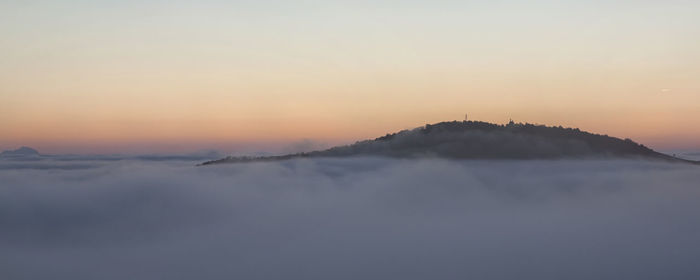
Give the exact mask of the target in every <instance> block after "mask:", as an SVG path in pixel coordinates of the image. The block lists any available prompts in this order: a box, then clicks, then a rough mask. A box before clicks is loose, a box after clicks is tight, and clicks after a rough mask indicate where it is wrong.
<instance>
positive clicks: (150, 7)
mask: <svg viewBox="0 0 700 280" xmlns="http://www.w3.org/2000/svg"><path fill="white" fill-rule="evenodd" d="M698 13H700V2H697V1H570V0H569V1H527V3H524V1H298V2H292V1H196V3H193V1H0V34H2V36H0V150H5V149H10V148H16V147H18V146H21V145H29V146H32V147H35V148H37V149H39V150H40V151H42V152H46V153H114V152H116V153H129V152H182V151H193V150H200V149H210V148H215V149H220V150H224V151H231V150H236V149H239V148H242V147H245V148H249V149H263V150H265V149H283V147H285V146H287V145H289V143H290V142H295V141H298V140H299V139H304V138H310V139H315V140H316V141H319V142H323V143H330V144H335V143H346V142H351V141H355V140H359V139H364V138H369V137H376V136H379V135H383V134H385V133H387V132H394V131H398V130H400V129H404V128H412V127H415V126H418V125H421V124H425V123H434V122H438V121H444V120H452V119H461V118H462V116H463V115H464V113H469V115H470V118H473V119H479V120H483V121H490V122H497V123H503V122H506V121H508V119H509V118H513V119H515V120H516V121H528V122H533V123H543V124H549V125H564V126H571V127H579V128H581V129H583V130H587V131H592V132H597V133H604V134H610V135H614V136H618V137H630V138H632V139H634V140H635V141H637V142H640V143H644V144H646V145H648V146H650V147H652V148H655V149H694V148H700V147H698V144H697V141H696V139H699V138H700V122H699V120H700V105H699V104H700V80H699V79H698V78H697V77H699V76H700V17H698V16H697V15H698Z"/></svg>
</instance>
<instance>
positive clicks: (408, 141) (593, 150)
mask: <svg viewBox="0 0 700 280" xmlns="http://www.w3.org/2000/svg"><path fill="white" fill-rule="evenodd" d="M350 156H385V157H394V158H421V157H432V158H449V159H559V158H647V159H661V160H668V161H679V162H689V163H695V162H692V161H687V160H683V159H678V158H674V157H672V156H669V155H665V154H662V153H659V152H656V151H654V150H652V149H649V148H647V147H645V146H644V145H641V144H638V143H635V142H634V141H632V140H630V139H624V140H623V139H619V138H615V137H611V136H607V135H600V134H593V133H589V132H585V131H581V130H579V129H577V128H563V127H561V126H558V127H552V126H544V125H534V124H527V123H526V124H522V123H513V122H510V123H509V124H506V125H499V124H492V123H486V122H479V121H463V122H458V121H452V122H441V123H436V124H427V125H425V126H423V127H419V128H415V129H412V130H404V131H400V132H397V133H391V134H387V135H385V136H382V137H378V138H375V139H372V140H364V141H359V142H356V143H354V144H351V145H346V146H338V147H333V148H330V149H327V150H322V151H315V152H309V153H299V154H288V155H281V156H270V157H227V158H223V159H219V160H214V161H208V162H205V163H203V164H202V165H208V164H217V163H236V162H251V161H274V160H286V159H292V158H301V157H350Z"/></svg>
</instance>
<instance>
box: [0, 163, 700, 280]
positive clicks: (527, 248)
mask: <svg viewBox="0 0 700 280" xmlns="http://www.w3.org/2000/svg"><path fill="white" fill-rule="evenodd" d="M196 163H197V162H193V161H180V160H139V159H124V160H114V159H112V160H96V159H82V160H81V159H79V158H75V157H74V158H72V159H71V160H61V159H60V158H51V159H41V160H17V159H14V160H11V159H5V160H0V279H9V280H12V279H71V280H76V279H103V280H109V279H304V280H306V279H353V280H354V279H382V280H388V279H538V280H541V279H700V264H699V261H700V166H693V165H685V164H670V163H661V162H646V161H624V160H580V161H575V160H569V161H566V160H557V161H477V160H473V161H449V160H436V159H425V160H394V159H382V158H352V159H313V160H311V159H302V160H292V161H283V162H270V163H252V164H231V165H219V166H206V167H195V166H194V165H195V164H196Z"/></svg>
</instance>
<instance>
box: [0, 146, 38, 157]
mask: <svg viewBox="0 0 700 280" xmlns="http://www.w3.org/2000/svg"><path fill="white" fill-rule="evenodd" d="M28 156H39V152H38V151H37V150H35V149H32V148H30V147H21V148H19V149H17V150H10V151H4V152H2V153H0V157H28Z"/></svg>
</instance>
